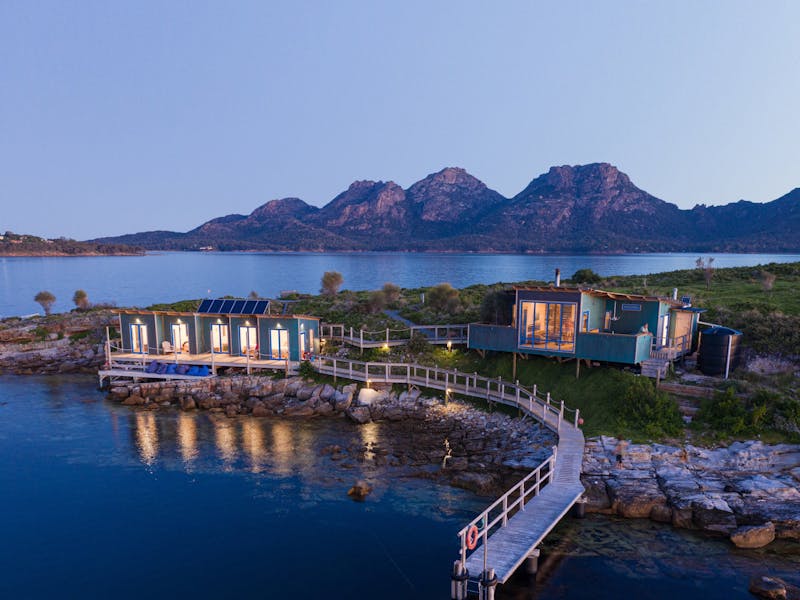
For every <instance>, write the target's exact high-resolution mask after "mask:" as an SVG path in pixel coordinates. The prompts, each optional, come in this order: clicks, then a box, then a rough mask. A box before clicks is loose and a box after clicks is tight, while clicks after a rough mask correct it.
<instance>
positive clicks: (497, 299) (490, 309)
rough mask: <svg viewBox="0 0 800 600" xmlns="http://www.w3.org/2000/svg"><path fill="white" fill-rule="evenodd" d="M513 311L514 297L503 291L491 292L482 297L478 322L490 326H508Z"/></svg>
mask: <svg viewBox="0 0 800 600" xmlns="http://www.w3.org/2000/svg"><path fill="white" fill-rule="evenodd" d="M513 311H514V296H513V295H512V294H510V293H509V292H507V291H505V290H493V291H491V292H489V293H487V294H486V295H485V296H484V297H483V301H482V302H481V309H480V320H481V322H483V323H491V324H492V325H510V324H511V320H512V316H513V315H512V313H513Z"/></svg>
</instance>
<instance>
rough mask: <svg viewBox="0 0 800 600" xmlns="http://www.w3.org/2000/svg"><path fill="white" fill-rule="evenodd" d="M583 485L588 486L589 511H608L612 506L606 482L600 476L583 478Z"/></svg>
mask: <svg viewBox="0 0 800 600" xmlns="http://www.w3.org/2000/svg"><path fill="white" fill-rule="evenodd" d="M582 483H583V487H585V488H586V493H585V494H584V497H585V498H586V510H588V511H589V512H600V511H606V510H608V509H610V508H611V499H610V498H609V497H608V490H607V489H606V482H605V480H604V479H602V478H600V477H584V478H582Z"/></svg>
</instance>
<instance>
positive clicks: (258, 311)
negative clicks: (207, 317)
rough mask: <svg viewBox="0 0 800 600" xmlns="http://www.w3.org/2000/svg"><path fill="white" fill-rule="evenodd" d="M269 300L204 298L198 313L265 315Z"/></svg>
mask: <svg viewBox="0 0 800 600" xmlns="http://www.w3.org/2000/svg"><path fill="white" fill-rule="evenodd" d="M267 311H269V300H203V301H202V302H201V303H200V308H198V309H197V312H198V313H204V314H212V315H264V314H267Z"/></svg>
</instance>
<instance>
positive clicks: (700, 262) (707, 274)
mask: <svg viewBox="0 0 800 600" xmlns="http://www.w3.org/2000/svg"><path fill="white" fill-rule="evenodd" d="M694 264H695V266H696V267H697V269H698V270H699V271H701V272H702V273H703V279H705V282H706V289H709V288H710V287H711V279H712V278H713V277H714V258H713V257H711V256H709V257H708V258H703V257H702V256H701V257H699V258H698V259H697V260H696V261H694Z"/></svg>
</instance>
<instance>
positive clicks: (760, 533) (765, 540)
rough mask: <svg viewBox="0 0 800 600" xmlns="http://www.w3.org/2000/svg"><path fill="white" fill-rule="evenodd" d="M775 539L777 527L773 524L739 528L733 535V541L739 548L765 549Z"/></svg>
mask: <svg viewBox="0 0 800 600" xmlns="http://www.w3.org/2000/svg"><path fill="white" fill-rule="evenodd" d="M774 539H775V525H774V524H773V523H772V522H768V523H764V524H763V525H753V526H749V527H739V528H738V529H736V530H734V531H733V532H732V533H731V541H732V542H733V543H734V545H735V546H736V547H737V548H763V547H764V546H766V545H767V544H770V543H772V541H773V540H774Z"/></svg>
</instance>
